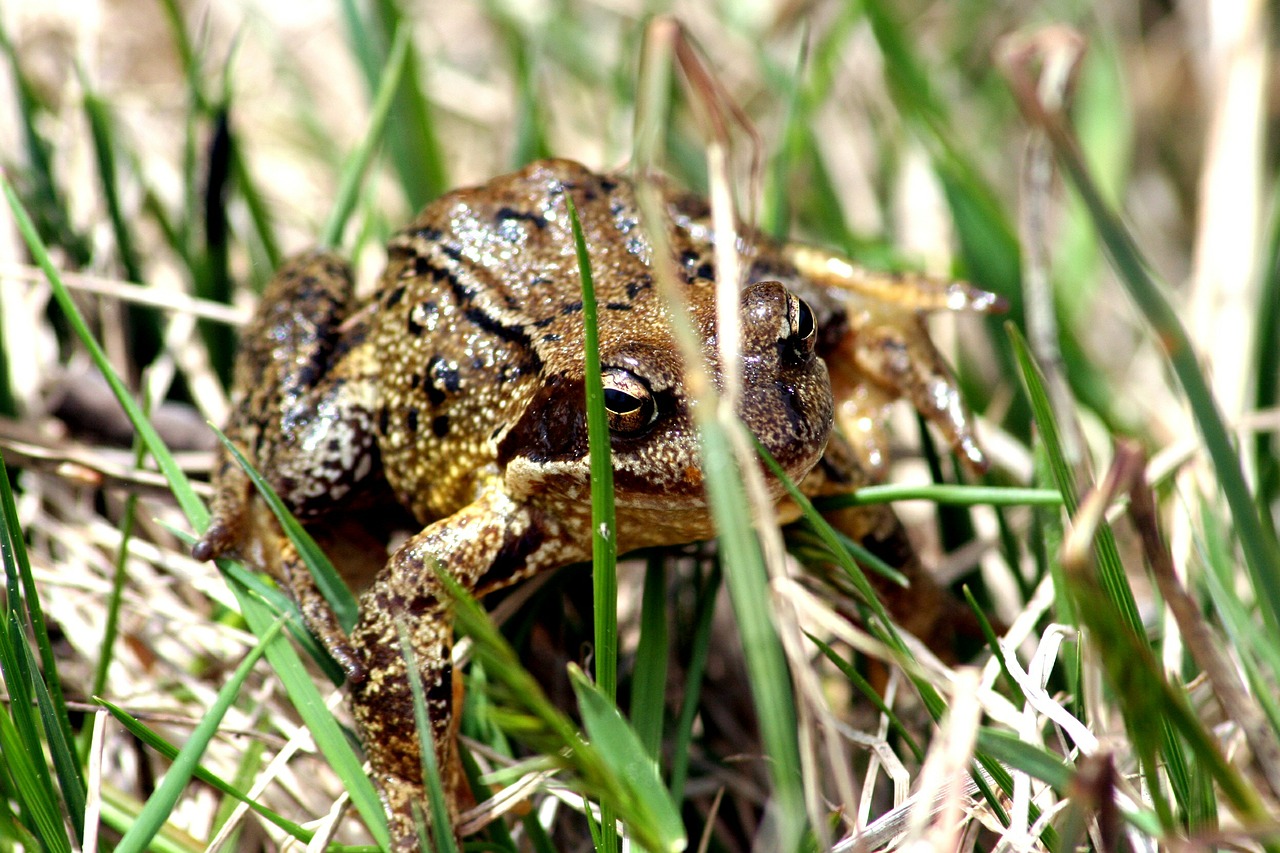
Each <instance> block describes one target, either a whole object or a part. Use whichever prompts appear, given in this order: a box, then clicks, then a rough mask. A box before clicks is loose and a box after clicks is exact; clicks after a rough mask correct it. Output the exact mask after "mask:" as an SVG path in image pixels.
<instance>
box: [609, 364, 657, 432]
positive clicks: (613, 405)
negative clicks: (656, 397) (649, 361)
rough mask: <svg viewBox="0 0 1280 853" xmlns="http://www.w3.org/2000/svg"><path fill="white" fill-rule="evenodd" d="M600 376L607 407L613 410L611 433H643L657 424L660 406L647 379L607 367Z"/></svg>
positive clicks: (610, 417)
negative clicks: (655, 400)
mask: <svg viewBox="0 0 1280 853" xmlns="http://www.w3.org/2000/svg"><path fill="white" fill-rule="evenodd" d="M600 379H601V381H602V383H603V384H604V407H605V410H606V411H607V412H608V413H609V432H612V433H614V434H616V435H626V436H630V435H639V434H640V433H642V432H644V431H645V430H647V429H648V428H649V427H651V426H653V422H654V421H656V420H657V419H658V407H657V405H656V404H655V403H654V401H653V392H652V391H650V390H649V386H648V385H647V384H646V383H645V382H644V380H643V379H641V378H640V377H638V376H636V375H635V374H634V373H630V372H628V371H626V370H621V369H619V368H616V367H606V368H605V369H604V370H603V371H601V374H600Z"/></svg>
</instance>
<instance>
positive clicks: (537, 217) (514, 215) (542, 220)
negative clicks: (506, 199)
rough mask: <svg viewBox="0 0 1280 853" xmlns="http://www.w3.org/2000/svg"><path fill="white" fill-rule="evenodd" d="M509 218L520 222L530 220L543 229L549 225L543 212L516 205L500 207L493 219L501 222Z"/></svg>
mask: <svg viewBox="0 0 1280 853" xmlns="http://www.w3.org/2000/svg"><path fill="white" fill-rule="evenodd" d="M508 220H516V221H519V222H528V223H529V224H530V225H533V226H534V227H535V228H538V229H543V228H546V227H547V219H546V217H544V216H542V215H541V214H538V213H535V212H533V211H530V210H518V209H516V208H514V207H500V208H498V211H497V213H495V214H494V215H493V221H494V222H495V223H498V224H501V223H503V222H506V221H508Z"/></svg>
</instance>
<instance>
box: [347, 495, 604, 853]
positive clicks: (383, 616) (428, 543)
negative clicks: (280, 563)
mask: <svg viewBox="0 0 1280 853" xmlns="http://www.w3.org/2000/svg"><path fill="white" fill-rule="evenodd" d="M575 539H577V540H583V539H585V540H586V542H587V545H586V547H585V548H584V547H583V544H582V542H581V541H573V540H575ZM589 547H590V540H589V537H576V536H575V537H571V536H570V535H569V531H568V530H567V525H566V524H565V523H564V522H563V521H562V520H561V519H559V518H557V517H556V516H553V515H551V514H550V513H548V512H545V511H543V510H540V509H538V508H537V507H533V506H530V505H528V504H526V503H520V502H516V501H514V500H512V499H511V497H510V496H509V495H507V493H506V492H505V490H504V489H503V487H502V483H501V480H500V479H499V478H498V477H497V476H496V475H495V476H493V477H492V479H491V480H490V482H489V483H488V485H486V486H484V487H483V488H482V489H481V491H480V496H479V497H478V498H477V500H476V501H475V502H473V503H472V504H470V505H468V506H467V507H465V508H464V509H462V510H461V511H459V512H457V513H455V514H453V515H451V516H449V517H447V518H444V519H441V520H440V521H437V522H435V523H433V524H431V525H430V526H429V527H427V528H426V529H425V530H423V531H422V532H421V533H419V534H417V535H416V536H413V537H412V538H410V539H409V540H408V541H407V542H405V543H404V545H402V546H401V547H400V548H399V549H398V550H397V551H396V552H395V554H393V555H392V557H391V559H390V561H389V562H388V564H387V567H386V569H384V570H383V572H382V573H381V574H380V575H379V577H378V578H377V579H376V580H375V581H374V583H373V585H372V586H371V587H370V588H369V590H368V591H366V592H365V594H364V596H363V597H362V598H361V601H360V620H359V622H358V624H357V625H356V628H355V631H354V632H353V633H352V635H351V644H352V647H353V648H354V649H355V650H356V653H357V654H358V655H359V656H360V658H361V661H362V663H363V666H364V669H365V671H366V672H367V677H366V678H364V679H363V680H362V681H360V682H358V683H352V684H351V703H352V709H353V711H354V713H355V719H356V726H357V728H358V729H359V732H360V736H361V739H362V740H363V741H364V744H365V750H366V751H367V753H368V756H369V762H370V764H371V765H372V766H373V772H374V776H375V778H376V779H377V780H378V783H379V786H380V787H381V789H382V795H383V798H384V801H385V804H386V807H387V812H388V815H389V817H390V820H391V836H392V847H393V849H397V850H399V849H404V850H417V849H418V840H417V834H416V831H415V824H414V809H415V804H416V806H417V808H419V809H424V810H423V812H422V813H423V815H424V816H425V814H426V812H425V803H426V799H425V795H424V789H423V780H422V764H421V758H420V752H419V750H420V748H421V743H420V741H419V738H418V729H417V726H416V725H415V722H414V711H413V696H412V694H411V692H410V687H409V680H408V669H407V667H406V664H405V657H404V654H403V650H402V645H401V639H400V638H401V635H402V633H403V634H404V636H405V637H406V638H407V639H408V642H409V645H410V647H411V648H412V650H413V655H414V658H415V659H416V662H417V665H418V669H419V672H420V673H421V676H422V684H423V688H424V690H425V694H426V704H427V713H428V715H429V717H430V720H431V728H432V738H433V740H434V741H435V750H436V757H437V764H438V767H439V768H440V774H441V781H442V783H443V786H444V790H445V794H446V798H447V799H448V801H449V803H450V808H451V810H452V811H453V812H454V814H453V815H452V817H454V818H456V817H457V811H458V807H459V804H460V803H462V802H464V798H465V797H466V796H467V791H466V787H465V784H464V781H463V776H462V769H461V764H460V762H459V759H458V751H457V724H456V720H455V717H454V714H453V705H454V684H453V665H452V650H453V618H452V615H451V614H450V612H449V601H448V594H447V592H446V591H445V589H444V587H443V586H442V584H441V583H440V578H439V574H438V573H439V572H440V571H445V572H448V573H449V574H450V575H451V576H452V577H453V578H454V579H456V580H457V581H458V583H460V584H461V585H462V586H463V587H464V588H466V589H467V590H469V591H471V592H472V593H473V594H476V595H483V594H485V593H487V592H490V591H492V590H495V589H498V588H500V587H503V586H506V585H508V584H511V583H514V582H516V581H518V580H520V579H522V578H525V577H529V576H530V575H532V574H535V573H537V572H539V571H541V570H543V569H547V568H552V567H555V566H560V565H563V564H565V563H568V562H575V561H578V560H583V559H586V558H587V557H588V556H589V550H588V549H589Z"/></svg>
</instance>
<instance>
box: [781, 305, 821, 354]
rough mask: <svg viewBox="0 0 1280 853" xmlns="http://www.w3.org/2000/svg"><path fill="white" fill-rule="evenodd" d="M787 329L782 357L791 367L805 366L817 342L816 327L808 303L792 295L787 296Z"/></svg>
mask: <svg viewBox="0 0 1280 853" xmlns="http://www.w3.org/2000/svg"><path fill="white" fill-rule="evenodd" d="M787 329H788V330H789V332H788V334H787V336H786V338H785V339H784V340H783V349H782V352H783V357H784V358H786V359H787V361H789V362H790V363H791V364H793V365H801V364H807V363H808V362H809V359H811V358H813V352H814V347H815V346H816V345H817V342H818V326H817V323H816V322H815V321H814V319H813V310H812V309H811V308H810V307H809V305H808V303H807V302H805V301H804V300H803V299H801V298H800V297H798V296H796V295H795V294H793V293H788V294H787Z"/></svg>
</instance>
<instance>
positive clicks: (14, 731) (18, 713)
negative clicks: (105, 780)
mask: <svg viewBox="0 0 1280 853" xmlns="http://www.w3.org/2000/svg"><path fill="white" fill-rule="evenodd" d="M29 660H30V658H29V650H28V648H27V642H26V636H25V634H24V632H23V630H22V625H21V624H20V622H19V617H18V614H17V612H15V611H12V610H11V611H10V612H9V614H8V618H7V619H5V620H4V621H3V623H0V676H3V678H4V685H5V692H6V693H7V694H8V713H0V757H3V758H4V761H5V762H6V763H8V765H9V768H10V773H11V775H12V777H13V781H14V785H15V789H16V792H17V794H18V796H19V798H20V801H21V804H22V808H23V811H24V813H25V814H26V816H27V817H28V819H29V828H30V829H31V831H32V832H34V833H35V834H36V835H38V836H39V837H40V840H41V842H42V843H43V844H44V845H45V847H46V848H47V849H49V850H52V851H55V853H62V851H70V849H71V842H70V839H68V838H67V835H66V831H65V830H64V828H63V820H62V818H63V811H62V800H61V799H60V798H59V797H58V794H57V792H56V791H55V790H54V787H53V779H52V778H51V777H50V775H49V768H48V767H47V766H46V764H45V758H44V751H43V749H42V746H43V744H44V738H43V737H42V736H41V731H40V721H39V719H38V718H37V716H36V706H35V703H34V701H33V698H32V695H33V687H32V685H33V683H34V679H35V669H34V667H32V666H31V665H30V664H29V663H28V661H29ZM80 818H81V820H83V812H82V813H81V815H80Z"/></svg>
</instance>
